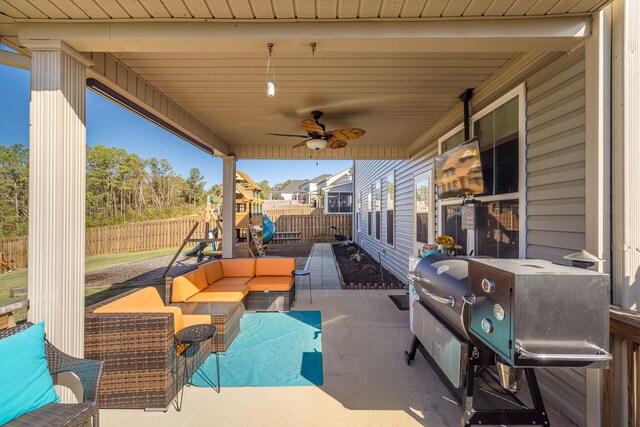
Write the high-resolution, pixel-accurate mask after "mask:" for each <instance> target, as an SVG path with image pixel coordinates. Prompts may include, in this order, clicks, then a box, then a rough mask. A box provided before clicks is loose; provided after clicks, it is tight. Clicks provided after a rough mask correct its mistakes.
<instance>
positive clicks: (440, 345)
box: [406, 254, 611, 425]
mask: <svg viewBox="0 0 640 427" xmlns="http://www.w3.org/2000/svg"><path fill="white" fill-rule="evenodd" d="M408 277H409V281H410V286H411V287H412V292H413V290H414V289H415V293H416V294H417V295H418V297H419V299H418V300H417V301H415V302H414V303H413V306H412V307H411V309H412V313H411V314H412V315H411V319H412V325H411V326H412V330H413V331H414V342H413V345H412V349H411V352H407V353H406V357H407V363H410V361H411V360H412V359H413V357H415V354H416V351H417V350H420V351H421V352H422V353H423V354H424V355H425V357H426V358H427V360H428V361H429V362H430V363H431V364H432V365H433V366H434V368H435V369H436V372H437V373H438V374H439V375H440V376H441V378H442V379H443V381H444V382H445V385H447V386H448V387H449V388H450V389H451V391H452V392H453V393H454V396H456V397H458V399H459V400H460V402H464V405H463V406H464V412H463V425H471V424H477V425H481V424H484V425H486V424H491V423H494V422H495V423H511V424H542V425H545V423H546V424H548V419H547V417H546V412H545V410H544V405H543V403H542V399H541V397H540V393H539V390H538V386H537V381H536V378H535V373H534V370H533V369H531V368H535V367H553V366H565V367H584V366H588V367H590V368H606V367H608V361H609V360H610V359H611V355H610V354H609V353H608V352H607V351H606V349H607V348H608V337H609V333H608V331H609V324H608V319H609V317H608V306H609V279H608V276H607V275H605V274H601V273H597V272H595V271H589V270H585V269H579V268H575V267H566V266H561V265H556V264H553V263H550V262H548V261H542V260H502V259H490V258H463V257H459V258H455V257H451V256H448V255H444V254H434V255H430V256H428V257H426V258H424V259H423V260H422V261H420V262H419V263H418V265H417V266H416V268H415V270H414V271H413V272H411V273H410V274H409V275H408ZM523 372H524V373H525V374H526V377H527V385H528V386H529V392H530V398H531V401H532V402H533V407H532V408H529V407H527V406H526V405H524V403H522V401H521V400H520V399H519V397H518V391H519V389H520V382H521V381H520V379H521V376H522V373H523ZM487 375H491V376H493V377H494V378H495V380H496V381H495V382H496V383H497V384H499V386H498V388H500V389H501V390H502V391H503V392H504V395H503V396H501V399H504V398H505V397H506V399H507V400H509V401H510V402H511V403H510V404H509V405H510V406H509V405H507V407H505V408H504V410H497V409H490V410H479V409H478V408H474V407H473V396H474V395H476V396H477V398H480V396H483V397H482V400H483V401H484V402H486V401H487V396H491V395H492V393H493V392H492V393H486V390H480V391H478V383H486V382H487V380H488V379H487V377H486V376H487ZM480 377H482V378H480ZM493 394H495V393H493ZM499 400H500V399H497V404H489V405H487V404H484V405H483V406H484V407H491V408H494V407H499V406H500V405H499ZM514 405H515V406H518V407H521V408H524V409H518V410H514V409H513V406H514ZM505 414H509V417H507V418H504V417H505Z"/></svg>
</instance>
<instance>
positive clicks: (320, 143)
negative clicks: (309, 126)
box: [307, 139, 327, 150]
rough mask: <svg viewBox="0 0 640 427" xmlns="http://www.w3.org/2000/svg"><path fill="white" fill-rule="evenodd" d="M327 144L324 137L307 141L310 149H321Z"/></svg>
mask: <svg viewBox="0 0 640 427" xmlns="http://www.w3.org/2000/svg"><path fill="white" fill-rule="evenodd" d="M326 146H327V141H326V140H324V139H311V140H309V141H307V147H309V148H311V149H312V150H322V149H323V148H325V147H326Z"/></svg>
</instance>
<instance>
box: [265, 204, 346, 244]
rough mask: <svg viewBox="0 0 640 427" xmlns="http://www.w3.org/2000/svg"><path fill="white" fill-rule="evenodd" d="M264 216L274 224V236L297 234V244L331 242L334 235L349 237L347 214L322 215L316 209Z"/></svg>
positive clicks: (285, 210)
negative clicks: (278, 234)
mask: <svg viewBox="0 0 640 427" xmlns="http://www.w3.org/2000/svg"><path fill="white" fill-rule="evenodd" d="M292 211H293V212H292ZM265 214H267V215H268V216H269V218H271V220H272V221H273V222H274V223H275V225H276V234H277V233H279V232H281V233H291V232H298V233H299V235H298V236H299V237H300V240H298V242H304V243H320V242H332V241H334V240H335V238H334V234H348V235H351V218H352V216H351V215H349V214H323V213H322V209H318V208H306V210H304V211H302V212H301V211H300V210H299V209H278V210H269V211H265ZM331 226H335V227H336V228H337V231H336V230H334V229H332V228H331ZM289 243H291V241H289Z"/></svg>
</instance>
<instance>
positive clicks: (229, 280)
mask: <svg viewBox="0 0 640 427" xmlns="http://www.w3.org/2000/svg"><path fill="white" fill-rule="evenodd" d="M251 279H253V277H223V278H222V279H220V280H217V281H215V282H213V283H212V284H211V285H212V286H224V285H242V286H244V285H246V284H247V283H249V281H250V280H251Z"/></svg>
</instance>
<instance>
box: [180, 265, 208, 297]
mask: <svg viewBox="0 0 640 427" xmlns="http://www.w3.org/2000/svg"><path fill="white" fill-rule="evenodd" d="M207 286H209V284H208V283H207V276H206V274H205V272H204V270H201V269H197V270H193V271H190V272H188V273H186V274H183V275H182V276H178V277H174V278H173V286H172V290H171V301H172V302H184V301H186V300H188V299H189V298H190V297H192V296H193V295H195V294H197V293H198V292H200V291H201V290H203V289H205V288H206V287H207Z"/></svg>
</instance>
